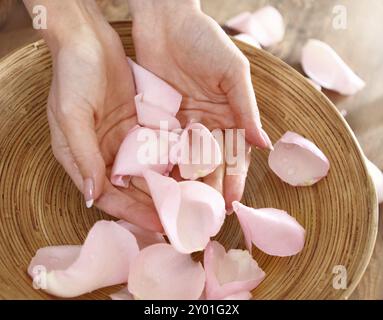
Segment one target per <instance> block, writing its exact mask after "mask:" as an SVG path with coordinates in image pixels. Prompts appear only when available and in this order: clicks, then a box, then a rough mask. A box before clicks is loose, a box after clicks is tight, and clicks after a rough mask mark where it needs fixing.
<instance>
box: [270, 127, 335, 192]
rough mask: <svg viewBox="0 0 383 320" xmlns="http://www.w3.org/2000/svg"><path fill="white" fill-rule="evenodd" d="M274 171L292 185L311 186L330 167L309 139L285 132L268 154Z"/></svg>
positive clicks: (324, 174) (323, 175)
mask: <svg viewBox="0 0 383 320" xmlns="http://www.w3.org/2000/svg"><path fill="white" fill-rule="evenodd" d="M269 166H270V168H271V170H273V171H274V173H275V174H276V175H277V176H278V177H279V178H281V179H282V180H283V181H285V182H287V183H288V184H290V185H292V186H311V185H313V184H315V183H316V182H318V181H319V180H320V179H322V178H323V177H325V176H326V175H327V173H328V170H329V169H330V163H329V161H328V159H327V158H326V156H325V155H324V154H323V152H322V151H321V150H319V148H318V147H317V146H316V145H315V144H314V143H312V142H311V141H309V140H307V139H305V138H303V137H302V136H300V135H299V134H297V133H294V132H290V131H288V132H286V133H285V134H284V135H283V136H282V138H281V139H279V140H278V141H277V142H276V143H275V144H274V150H273V151H271V152H270V154H269Z"/></svg>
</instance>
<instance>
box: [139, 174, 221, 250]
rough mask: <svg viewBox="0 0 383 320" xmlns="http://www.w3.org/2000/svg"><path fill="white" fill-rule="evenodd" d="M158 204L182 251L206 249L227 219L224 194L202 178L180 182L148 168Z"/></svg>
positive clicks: (172, 239) (171, 236)
mask: <svg viewBox="0 0 383 320" xmlns="http://www.w3.org/2000/svg"><path fill="white" fill-rule="evenodd" d="M144 178H145V179H146V182H147V184H148V186H149V189H150V193H151V196H152V198H153V202H154V205H155V207H156V209H157V211H158V215H159V217H160V220H161V223H162V225H163V227H164V230H165V232H166V235H167V236H168V238H169V241H170V243H171V244H172V245H173V246H174V248H175V249H176V250H178V251H179V252H181V253H192V252H195V251H200V250H203V249H204V248H205V247H206V245H207V243H208V242H209V240H210V237H212V236H215V235H216V234H217V233H218V231H219V230H220V229H221V226H222V224H223V222H224V219H225V201H224V199H223V197H222V195H221V194H220V193H219V192H218V191H216V190H215V189H213V188H212V187H210V186H208V185H207V184H205V183H202V182H199V181H182V182H177V181H176V180H174V179H173V178H169V177H165V176H162V175H160V174H158V173H156V172H154V171H149V170H148V171H145V172H144Z"/></svg>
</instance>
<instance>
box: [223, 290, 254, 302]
mask: <svg viewBox="0 0 383 320" xmlns="http://www.w3.org/2000/svg"><path fill="white" fill-rule="evenodd" d="M251 297H252V295H251V292H249V291H243V292H239V293H236V294H233V295H231V296H227V297H225V298H224V299H223V300H250V299H251Z"/></svg>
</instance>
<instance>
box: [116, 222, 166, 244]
mask: <svg viewBox="0 0 383 320" xmlns="http://www.w3.org/2000/svg"><path fill="white" fill-rule="evenodd" d="M117 223H118V224H119V225H120V226H122V227H124V228H126V229H127V230H129V231H130V232H131V233H132V234H133V235H134V236H135V237H136V240H137V244H138V247H139V249H140V250H142V249H144V248H146V247H148V246H151V245H152V244H156V243H165V242H166V241H165V238H164V236H163V235H162V234H161V233H159V232H154V231H150V230H147V229H143V228H141V227H139V226H136V225H134V224H131V223H129V222H127V221H124V220H119V221H117Z"/></svg>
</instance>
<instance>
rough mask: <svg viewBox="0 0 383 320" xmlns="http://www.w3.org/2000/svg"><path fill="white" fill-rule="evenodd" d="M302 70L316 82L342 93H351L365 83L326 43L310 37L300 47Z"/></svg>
mask: <svg viewBox="0 0 383 320" xmlns="http://www.w3.org/2000/svg"><path fill="white" fill-rule="evenodd" d="M301 64H302V67H303V70H304V72H305V73H306V74H307V75H308V76H309V77H310V78H311V79H312V80H314V81H315V82H316V83H318V84H319V85H320V86H322V87H323V88H326V89H331V90H334V91H337V92H339V93H340V94H343V95H352V94H355V93H356V92H357V91H359V90H361V89H362V88H363V87H364V86H365V83H364V81H363V80H362V79H361V78H359V77H358V76H357V75H356V74H355V73H354V72H353V71H352V70H351V68H350V67H349V66H348V65H347V64H346V63H345V62H344V61H343V60H342V58H340V57H339V55H338V54H337V53H336V52H335V51H334V50H333V49H332V48H331V47H330V46H329V45H328V44H326V43H324V42H322V41H319V40H315V39H310V40H309V41H308V42H307V43H306V44H305V46H304V47H303V49H302V58H301Z"/></svg>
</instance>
